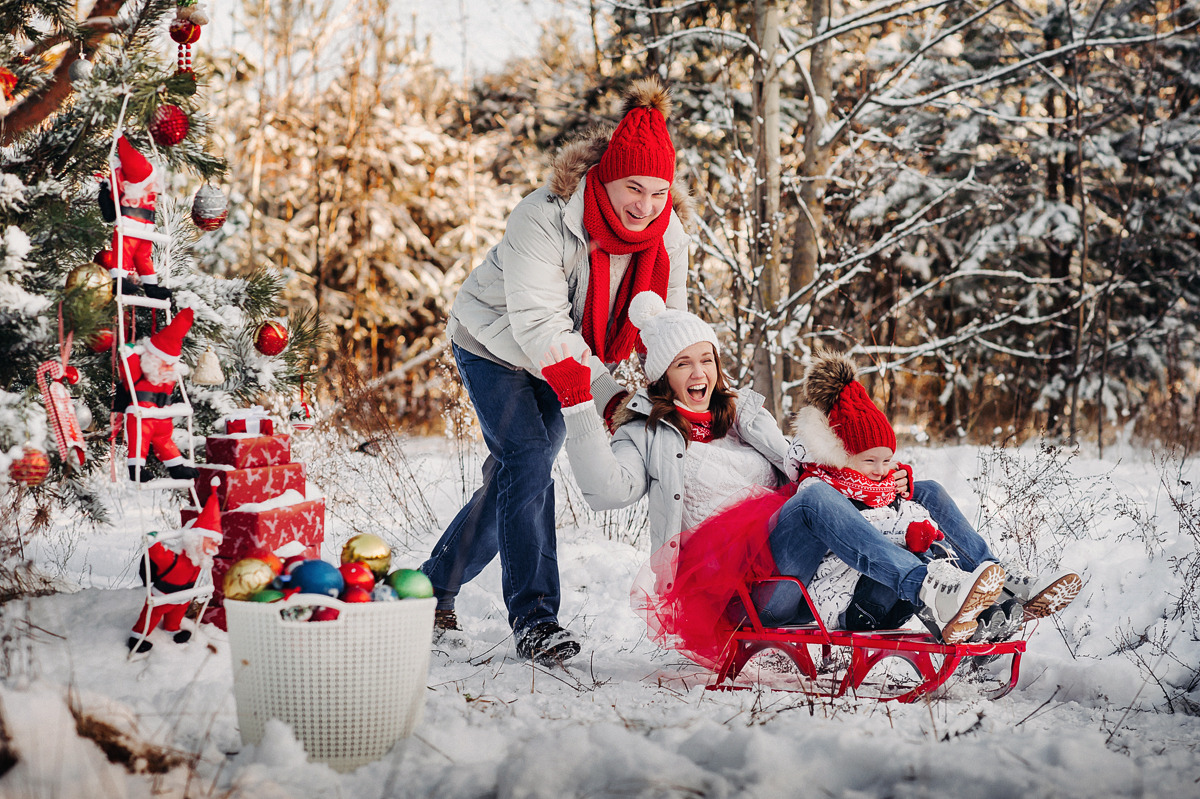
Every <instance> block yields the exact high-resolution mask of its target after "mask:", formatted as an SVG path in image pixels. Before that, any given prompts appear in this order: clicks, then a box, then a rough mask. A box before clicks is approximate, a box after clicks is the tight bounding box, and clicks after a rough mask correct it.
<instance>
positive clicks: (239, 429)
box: [225, 417, 275, 436]
mask: <svg viewBox="0 0 1200 799" xmlns="http://www.w3.org/2000/svg"><path fill="white" fill-rule="evenodd" d="M225 432H226V433H227V434H228V433H254V434H255V435H260V436H269V435H273V434H274V433H275V420H274V419H269V418H258V417H255V418H250V419H226V420H225Z"/></svg>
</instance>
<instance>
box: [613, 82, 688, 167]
mask: <svg viewBox="0 0 1200 799" xmlns="http://www.w3.org/2000/svg"><path fill="white" fill-rule="evenodd" d="M670 115H671V97H670V95H669V94H668V93H667V89H666V87H664V86H663V85H662V83H660V82H659V80H658V78H654V77H650V78H642V79H641V80H637V81H634V83H633V85H632V86H631V87H630V88H629V91H628V92H626V93H625V102H624V106H623V109H622V114H621V121H620V123H618V124H617V129H616V130H614V131H613V133H612V136H611V137H609V140H608V147H607V148H606V149H605V151H604V155H603V156H601V158H600V163H599V164H597V165H596V176H597V177H598V178H600V182H601V183H609V182H611V181H614V180H620V179H621V178H627V177H629V176H631V175H645V176H646V177H652V178H662V179H663V180H665V181H667V182H668V183H671V182H673V181H674V180H675V145H674V144H673V143H672V142H671V134H670V133H668V132H667V117H669V116H670Z"/></svg>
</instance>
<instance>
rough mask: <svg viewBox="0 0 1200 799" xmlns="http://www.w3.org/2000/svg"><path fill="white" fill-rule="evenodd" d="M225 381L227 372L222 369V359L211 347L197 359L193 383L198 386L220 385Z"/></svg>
mask: <svg viewBox="0 0 1200 799" xmlns="http://www.w3.org/2000/svg"><path fill="white" fill-rule="evenodd" d="M224 382H225V373H224V372H222V371H221V361H220V359H219V358H217V353H216V352H214V351H213V348H212V347H209V348H208V349H206V350H205V351H204V354H203V355H201V356H200V359H199V360H198V361H196V369H195V371H194V372H192V383H194V384H195V385H197V386H219V385H221V384H222V383H224Z"/></svg>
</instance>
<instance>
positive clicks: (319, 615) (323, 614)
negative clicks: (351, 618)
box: [309, 606, 342, 621]
mask: <svg viewBox="0 0 1200 799" xmlns="http://www.w3.org/2000/svg"><path fill="white" fill-rule="evenodd" d="M340 615H342V614H341V611H339V610H338V609H337V608H330V607H325V606H321V607H319V608H317V609H316V610H314V611H313V614H312V618H310V619H309V621H336V620H337V617H338V616H340Z"/></svg>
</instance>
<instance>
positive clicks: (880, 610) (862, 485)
mask: <svg viewBox="0 0 1200 799" xmlns="http://www.w3.org/2000/svg"><path fill="white" fill-rule="evenodd" d="M805 395H806V399H807V400H808V403H809V405H808V406H807V407H805V408H803V409H801V411H800V412H799V413H798V414H797V415H796V419H795V422H794V425H793V434H794V435H795V436H796V438H797V439H798V440H802V441H803V442H804V444H805V447H806V450H807V455H806V458H807V460H806V461H805V462H804V463H803V464H801V474H800V480H801V481H803V480H805V479H812V478H815V479H818V480H822V481H824V482H826V483H828V484H829V485H831V486H833V487H834V488H836V489H837V490H838V491H840V492H841V493H842V494H844V495H845V496H846V497H848V498H849V499H850V500H851V502H853V503H854V504H855V506H856V507H858V508H859V510H860V511H861V512H862V514H863V516H864V518H866V520H867V521H869V522H870V523H871V524H872V526H874V527H875V528H876V529H877V530H879V531H880V532H881V533H882V534H883V535H884V537H885V538H886V539H888V540H889V541H891V542H892V543H893V544H895V545H896V546H899V547H903V548H905V549H907V550H909V551H910V552H913V553H914V554H916V555H917V556H918V557H919V558H921V559H922V560H926V561H929V560H933V559H935V558H943V557H949V558H951V559H953V560H955V561H959V560H964V559H965V558H961V557H960V552H959V551H958V547H957V546H956V544H962V550H963V551H970V550H972V549H974V550H981V552H982V554H981V556H980V557H978V558H975V559H974V560H977V561H979V562H986V561H998V559H997V558H995V557H994V556H993V555H992V554H991V553H990V552H989V551H988V550H987V545H986V543H984V542H983V541H982V539H980V538H979V536H978V534H977V533H975V531H974V530H973V529H971V528H970V526H969V525H968V524H967V523H966V520H965V519H963V518H962V516H961V513H958V512H957V509H955V513H954V514H952V515H951V516H950V521H951V522H953V525H952V527H953V528H954V529H953V532H952V535H951V538H952V539H957V541H956V540H951V541H949V543H948V544H946V543H942V542H943V541H944V540H945V539H946V538H947V536H946V532H944V531H943V530H942V529H941V528H940V527H939V526H938V525H937V523H936V522H935V521H934V520H933V517H932V516H931V515H930V513H929V511H928V510H927V509H926V508H925V507H924V506H923V505H921V504H920V502H918V501H915V500H914V498H913V496H914V492H915V491H916V490H917V485H916V484H914V483H913V480H912V469H911V468H910V467H908V466H905V465H904V464H900V463H897V462H896V461H895V452H896V433H895V431H894V430H893V429H892V426H891V424H890V423H889V422H888V420H887V418H886V417H885V416H884V415H883V413H882V412H881V411H880V410H879V409H878V408H877V407H876V406H875V403H874V402H872V401H871V398H870V397H869V396H867V392H866V389H864V388H863V386H862V384H861V383H859V382H858V381H857V380H856V379H855V368H854V364H853V362H851V361H850V359H848V358H847V357H845V356H844V355H839V354H836V353H831V352H827V351H819V352H818V353H817V354H816V356H815V359H814V361H813V363H812V364H811V366H810V367H809V369H808V371H807V372H806V374H805ZM896 469H903V470H904V471H905V472H906V473H907V474H908V485H909V492H908V493H907V494H906V495H903V496H901V495H899V494H898V493H897V491H896V484H895V478H894V476H893V475H894V472H895V470H896ZM959 565H960V568H971V567H972V564H970V563H966V564H962V563H960V564H959ZM1003 566H1004V569H1005V572H1006V575H1007V576H1006V578H1005V589H1006V592H1005V593H1003V594H1002V595H1001V599H1000V601H999V603H998V604H996V605H992V606H991V607H989V608H988V609H987V610H985V611H984V612H983V613H982V614H980V617H979V620H978V626H977V628H976V630H975V633H974V635H973V636H972V638H973V639H974V640H1001V639H1003V638H1007V637H1010V636H1011V635H1013V634H1014V633H1015V632H1016V631H1017V630H1018V629H1019V628H1020V626H1021V624H1022V622H1023V621H1024V620H1025V619H1029V618H1038V617H1041V616H1046V615H1049V614H1050V613H1055V612H1057V611H1059V610H1062V609H1063V608H1064V607H1066V606H1067V604H1068V603H1070V601H1071V600H1072V599H1074V598H1075V596H1076V595H1077V594H1078V593H1079V589H1080V588H1081V587H1082V580H1081V579H1080V577H1079V575H1077V574H1075V573H1073V572H1061V573H1057V574H1055V575H1053V576H1051V577H1049V578H1043V579H1037V578H1032V577H1029V576H1027V575H1025V574H1024V572H1023V571H1022V570H1020V569H1019V567H1016V566H1013V565H1010V564H1003ZM809 593H810V595H811V596H812V598H813V602H814V603H815V604H816V605H817V608H818V611H819V612H820V614H821V617H822V619H823V620H824V621H825V623H826V625H827V626H831V627H833V626H836V627H841V628H843V629H851V630H869V629H883V628H894V627H897V626H900V625H901V624H903V623H904V622H906V621H907V620H908V619H909V618H910V617H911V616H912V615H913V613H914V612H916V613H917V615H918V616H922V614H921V612H920V611H918V610H917V608H916V607H915V606H914V605H912V604H911V603H908V602H905V601H903V600H901V599H900V598H899V597H898V596H896V595H895V593H894V592H892V591H891V590H890V589H888V588H886V587H884V586H882V585H880V584H879V583H877V582H875V581H873V580H870V579H869V578H867V577H865V576H861V575H859V573H858V572H856V571H855V570H854V569H852V568H851V567H850V566H848V565H846V564H845V563H844V562H843V561H841V560H839V559H837V558H836V557H834V556H832V555H827V556H826V557H825V559H824V560H823V561H822V562H821V564H820V566H819V567H818V568H817V573H816V575H815V576H814V577H813V580H812V582H811V583H810V584H809ZM922 620H923V621H926V620H925V619H924V618H923V619H922Z"/></svg>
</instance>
